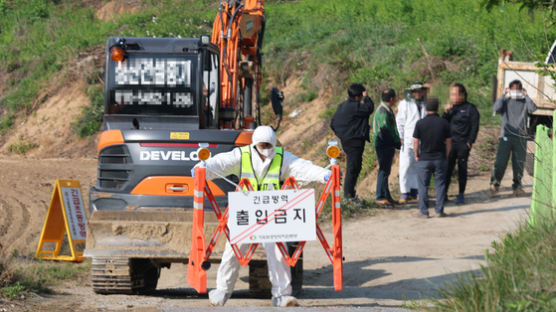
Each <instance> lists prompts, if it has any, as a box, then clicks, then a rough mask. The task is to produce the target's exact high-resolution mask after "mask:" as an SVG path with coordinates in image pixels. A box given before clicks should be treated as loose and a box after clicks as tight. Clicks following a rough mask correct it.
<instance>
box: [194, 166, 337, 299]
mask: <svg viewBox="0 0 556 312" xmlns="http://www.w3.org/2000/svg"><path fill="white" fill-rule="evenodd" d="M331 168H332V174H331V177H330V179H329V180H328V182H327V183H326V186H325V188H324V191H323V193H322V195H321V196H320V199H319V201H318V203H317V205H316V207H315V213H316V218H317V219H318V217H319V215H320V213H321V212H322V209H323V208H324V205H325V203H326V199H327V198H328V196H329V195H331V196H332V227H333V232H334V242H333V245H332V248H331V247H330V245H329V244H328V242H327V240H326V238H325V237H324V234H323V233H322V230H321V228H320V226H319V224H318V222H317V223H316V231H317V237H318V239H319V241H320V242H321V244H322V247H323V248H324V251H325V253H326V255H327V256H328V258H329V259H330V262H331V263H332V267H333V272H334V289H335V290H336V291H341V290H342V284H343V255H342V210H341V205H340V166H339V165H336V164H334V165H332V167H331ZM205 177H206V168H204V167H202V166H199V167H196V168H195V188H194V189H195V194H194V205H195V206H194V208H195V211H194V214H193V244H192V247H191V252H190V255H189V266H188V270H187V281H188V283H189V284H190V285H192V286H193V287H194V288H195V290H197V292H199V293H205V292H206V272H205V271H206V270H207V269H208V267H210V266H209V265H208V259H209V258H210V256H211V254H212V251H213V249H214V246H215V245H216V243H217V242H218V239H219V238H220V236H221V234H222V232H224V234H225V236H226V238H227V239H228V241H230V231H229V229H228V225H227V222H228V210H229V209H228V208H229V207H227V208H226V210H225V211H224V212H222V210H221V209H220V207H219V206H218V204H217V203H216V200H215V198H214V195H213V192H212V190H211V188H210V186H209V185H208V184H207V183H206V180H205ZM238 186H239V188H238V189H236V191H241V190H243V189H244V188H245V189H247V190H248V191H253V187H252V186H251V184H250V183H249V180H247V179H241V181H240V182H239V185H238ZM292 188H293V189H299V185H298V184H297V182H296V181H295V179H294V178H293V177H289V178H287V179H286V181H285V183H284V185H283V186H282V190H286V189H292ZM205 196H206V198H207V199H208V201H209V203H210V205H211V207H212V209H213V211H214V213H215V215H216V217H217V218H218V227H217V228H216V230H215V232H214V234H213V235H212V238H211V240H210V243H209V245H208V246H207V248H205V247H204V246H205V245H204V242H205V236H204V231H203V226H204V224H203V220H204V215H203V214H204V202H205ZM305 243H306V242H300V243H299V244H298V246H297V248H296V249H295V251H294V252H293V254H292V255H291V256H290V255H289V253H288V248H287V246H286V244H284V243H283V242H278V243H276V244H277V246H278V248H279V250H280V252H281V253H282V255H283V256H284V259H285V260H286V262H287V263H288V265H290V266H295V264H296V263H297V261H298V260H299V257H300V256H301V253H302V251H303V248H304V247H305ZM258 245H259V244H257V243H252V244H251V245H250V246H249V249H248V251H247V253H246V254H245V255H243V254H242V253H241V251H240V249H239V246H238V245H237V244H231V246H232V249H233V251H234V254H235V256H236V258H237V259H238V261H239V263H240V265H243V266H245V265H247V264H248V263H249V261H250V260H251V258H252V257H253V255H254V253H255V250H256V249H257V246H258Z"/></svg>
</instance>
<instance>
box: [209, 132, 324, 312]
mask: <svg viewBox="0 0 556 312" xmlns="http://www.w3.org/2000/svg"><path fill="white" fill-rule="evenodd" d="M205 166H206V168H207V172H206V178H207V180H211V179H215V178H218V177H219V175H221V176H229V175H235V176H237V177H239V178H240V179H241V178H247V179H249V182H251V185H252V186H253V188H254V189H255V190H256V191H261V190H279V189H280V187H281V186H280V183H281V182H283V181H285V180H286V179H287V178H288V177H290V176H291V177H294V178H295V179H296V181H298V182H304V183H307V182H320V183H326V182H327V181H328V179H329V178H330V176H331V171H330V170H328V169H324V168H322V167H319V166H316V165H314V164H313V163H312V162H310V161H308V160H304V159H301V158H299V157H297V156H295V155H294V154H292V153H289V152H287V151H285V150H284V149H283V148H282V147H277V146H276V134H275V133H274V130H272V128H271V127H269V126H259V127H257V129H255V131H254V132H253V138H252V144H251V145H247V146H242V147H237V148H235V149H233V150H232V151H230V152H227V153H220V154H218V155H215V156H214V157H212V158H209V159H208V160H206V161H205ZM263 246H264V248H265V251H266V258H267V262H268V276H269V279H270V282H271V283H272V291H271V292H272V304H273V305H274V306H278V307H286V306H295V305H297V299H296V298H295V297H293V296H292V295H291V294H292V287H291V272H290V267H289V266H288V264H287V263H286V261H285V260H284V258H283V257H282V254H281V253H280V251H279V250H278V247H276V244H275V243H266V244H263ZM248 247H249V245H247V244H244V245H241V246H240V249H241V250H242V252H243V253H244V252H246V250H247V248H248ZM238 274H239V262H238V260H237V259H236V257H235V254H234V252H233V250H232V247H231V246H230V244H229V242H226V247H225V250H224V254H223V255H222V262H221V263H220V266H219V267H218V273H217V277H216V289H213V290H211V291H210V292H209V300H210V303H211V304H212V305H219V306H221V305H224V304H225V303H226V301H227V300H228V299H229V298H230V296H231V295H232V291H233V289H234V285H235V282H236V280H237V278H238Z"/></svg>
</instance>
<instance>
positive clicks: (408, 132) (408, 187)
mask: <svg viewBox="0 0 556 312" xmlns="http://www.w3.org/2000/svg"><path fill="white" fill-rule="evenodd" d="M408 91H409V92H410V94H411V95H410V96H408V95H407V94H406V98H405V99H404V100H402V101H400V103H399V104H398V113H397V115H396V125H397V127H398V133H399V134H400V139H401V150H400V172H399V177H400V192H401V196H400V203H406V202H408V201H409V200H410V199H415V198H416V197H417V188H418V182H417V167H416V163H415V157H414V148H413V130H414V129H415V124H416V123H417V121H419V120H421V119H422V118H423V117H424V116H425V114H426V113H425V97H426V91H427V88H426V87H425V86H424V85H423V83H422V82H419V81H416V82H414V83H413V84H411V87H409V89H408Z"/></svg>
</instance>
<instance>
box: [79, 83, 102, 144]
mask: <svg viewBox="0 0 556 312" xmlns="http://www.w3.org/2000/svg"><path fill="white" fill-rule="evenodd" d="M87 96H88V97H89V99H90V100H91V103H90V105H89V106H86V107H84V108H83V112H82V114H81V117H79V119H78V120H77V121H75V122H74V123H73V124H72V126H73V128H74V129H75V131H76V132H77V135H79V136H80V137H86V136H90V135H92V134H95V133H96V132H97V131H98V129H99V128H100V125H101V124H102V115H103V112H104V89H103V86H102V85H93V86H90V87H89V89H88V90H87Z"/></svg>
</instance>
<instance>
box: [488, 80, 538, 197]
mask: <svg viewBox="0 0 556 312" xmlns="http://www.w3.org/2000/svg"><path fill="white" fill-rule="evenodd" d="M536 109H537V106H536V105H535V103H534V102H533V101H532V100H531V98H530V97H529V96H528V95H527V90H525V89H523V86H522V84H521V81H519V80H514V81H512V82H510V85H509V88H506V89H505V90H504V94H502V96H501V97H500V98H498V99H497V100H496V102H494V105H493V106H492V110H493V111H494V114H500V115H502V118H501V119H500V123H501V128H502V134H501V136H500V138H499V139H498V149H497V151H496V160H495V161H494V168H493V169H492V176H491V178H490V192H491V195H493V196H494V195H496V193H498V190H499V188H500V182H501V181H502V178H503V177H504V171H506V167H507V166H508V160H509V159H510V154H511V156H512V169H513V174H514V176H513V184H512V189H513V195H514V196H516V197H517V196H523V195H525V192H524V191H523V187H522V185H521V178H522V177H523V166H524V164H525V153H526V148H527V138H529V135H528V133H527V117H528V116H529V114H531V113H533V112H534V111H535V110H536Z"/></svg>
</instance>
